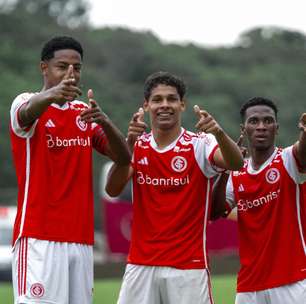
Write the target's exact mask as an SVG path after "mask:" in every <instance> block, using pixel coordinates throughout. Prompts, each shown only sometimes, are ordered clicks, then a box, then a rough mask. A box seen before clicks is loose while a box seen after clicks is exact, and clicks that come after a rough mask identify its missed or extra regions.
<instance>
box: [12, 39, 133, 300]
mask: <svg viewBox="0 0 306 304" xmlns="http://www.w3.org/2000/svg"><path fill="white" fill-rule="evenodd" d="M82 59H83V49H82V46H81V45H80V43H79V42H78V41H76V40H75V39H73V38H72V37H66V36H60V37H55V38H53V39H51V40H49V41H48V42H47V43H46V44H45V45H44V47H43V49H42V52H41V62H40V68H41V73H42V76H43V82H44V83H43V88H42V90H41V91H40V92H35V93H22V94H20V95H18V96H17V97H16V98H15V100H14V101H13V103H12V106H11V112H10V117H11V124H10V127H11V130H10V132H11V143H12V150H13V157H14V162H15V167H16V175H17V180H18V188H19V192H18V211H17V216H16V220H15V227H14V235H13V246H14V250H13V265H12V266H13V287H14V296H15V303H34V302H35V303H57V304H68V303H70V304H77V303H82V304H87V303H88V304H89V303H92V292H93V251H92V250H93V243H94V217H93V190H92V148H95V149H96V150H97V151H98V152H100V153H102V154H104V155H106V156H108V157H109V158H111V159H112V160H113V161H114V162H115V163H116V165H117V166H118V167H120V166H126V165H127V164H129V163H130V152H129V148H128V146H127V144H126V141H125V138H124V137H123V135H122V134H121V133H120V132H119V130H118V129H117V128H116V127H115V126H114V125H113V123H112V122H111V120H110V119H109V118H108V117H107V116H106V115H105V114H104V113H103V112H102V111H101V109H100V107H99V106H98V104H97V102H96V101H95V100H94V98H93V91H92V90H89V91H88V99H89V104H86V103H84V102H82V101H78V100H77V98H78V97H79V95H80V94H81V90H80V89H79V87H78V84H79V81H80V76H81V67H82Z"/></svg>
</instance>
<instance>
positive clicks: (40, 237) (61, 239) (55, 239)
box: [13, 234, 95, 246]
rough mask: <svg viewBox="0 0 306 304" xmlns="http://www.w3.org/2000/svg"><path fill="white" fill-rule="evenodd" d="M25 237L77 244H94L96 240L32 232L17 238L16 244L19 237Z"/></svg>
mask: <svg viewBox="0 0 306 304" xmlns="http://www.w3.org/2000/svg"><path fill="white" fill-rule="evenodd" d="M23 237H27V238H33V239H37V240H42V241H49V242H59V243H76V244H85V245H91V246H93V245H94V243H95V242H94V240H93V241H88V240H77V239H74V240H72V239H70V240H67V239H64V238H56V237H43V236H39V235H32V234H23V235H21V236H19V237H18V238H17V239H16V240H14V243H13V244H14V245H15V244H16V242H17V241H18V239H21V238H23Z"/></svg>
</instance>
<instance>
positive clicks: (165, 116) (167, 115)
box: [157, 112, 173, 119]
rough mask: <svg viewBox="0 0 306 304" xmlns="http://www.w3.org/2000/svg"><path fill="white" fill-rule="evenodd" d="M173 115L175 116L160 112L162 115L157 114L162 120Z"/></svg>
mask: <svg viewBox="0 0 306 304" xmlns="http://www.w3.org/2000/svg"><path fill="white" fill-rule="evenodd" d="M172 115H173V113H170V112H160V113H157V117H158V118H160V119H168V118H170V117H171V116H172Z"/></svg>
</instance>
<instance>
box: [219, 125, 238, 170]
mask: <svg viewBox="0 0 306 304" xmlns="http://www.w3.org/2000/svg"><path fill="white" fill-rule="evenodd" d="M215 137H216V140H217V142H218V145H219V148H220V152H221V154H222V159H223V162H222V163H221V164H220V165H221V167H223V168H224V169H228V170H238V169H240V168H241V167H242V165H243V157H242V153H241V151H240V149H239V147H238V145H237V144H236V143H235V142H234V141H233V140H232V139H231V138H230V137H229V136H228V135H227V134H226V133H225V132H224V131H223V130H221V131H220V132H219V133H218V134H216V135H215Z"/></svg>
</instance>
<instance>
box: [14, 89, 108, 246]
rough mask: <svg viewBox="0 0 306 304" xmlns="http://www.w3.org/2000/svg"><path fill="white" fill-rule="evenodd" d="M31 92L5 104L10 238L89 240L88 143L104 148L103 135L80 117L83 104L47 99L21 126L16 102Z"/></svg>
mask: <svg viewBox="0 0 306 304" xmlns="http://www.w3.org/2000/svg"><path fill="white" fill-rule="evenodd" d="M33 94H34V93H23V94H21V95H19V96H17V97H16V98H15V100H14V102H13V104H12V107H11V113H10V115H11V124H10V133H11V144H12V151H13V158H14V162H15V168H16V175H17V182H18V188H19V192H18V210H17V216H16V220H15V227H14V236H13V243H15V242H16V240H17V239H18V238H19V237H23V236H25V237H32V238H36V239H42V240H50V241H59V242H76V243H84V244H93V242H94V237H93V234H94V230H93V229H94V220H93V190H92V147H94V148H96V149H97V150H98V151H99V152H101V153H104V150H105V145H106V144H107V140H106V136H105V134H104V132H103V130H102V128H101V127H100V126H98V125H97V124H87V123H85V122H83V121H81V120H80V116H79V114H80V112H81V111H82V110H84V109H85V108H86V107H88V106H87V104H85V103H83V102H81V101H73V102H69V103H68V102H67V103H65V104H64V105H63V106H62V107H60V106H58V105H57V104H51V105H50V106H49V107H48V108H47V110H46V111H45V112H44V113H43V114H42V115H41V116H40V118H39V119H37V120H36V121H35V122H34V123H33V125H32V126H31V127H29V128H27V129H24V128H21V127H20V125H19V121H18V111H19V109H20V106H21V105H22V104H24V103H26V102H28V100H29V99H30V98H31V96H33Z"/></svg>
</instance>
